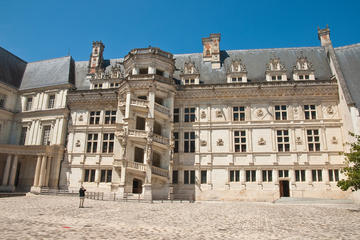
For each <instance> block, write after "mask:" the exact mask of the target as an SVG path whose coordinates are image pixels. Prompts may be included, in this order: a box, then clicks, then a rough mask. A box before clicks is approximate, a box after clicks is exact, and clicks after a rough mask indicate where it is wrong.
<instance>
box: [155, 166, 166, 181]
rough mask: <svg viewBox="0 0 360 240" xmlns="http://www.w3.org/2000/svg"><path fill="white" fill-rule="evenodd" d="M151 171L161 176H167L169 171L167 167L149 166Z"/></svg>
mask: <svg viewBox="0 0 360 240" xmlns="http://www.w3.org/2000/svg"><path fill="white" fill-rule="evenodd" d="M151 172H152V173H153V174H155V175H159V176H162V177H166V178H168V177H169V171H168V170H167V169H163V168H159V167H155V166H151Z"/></svg>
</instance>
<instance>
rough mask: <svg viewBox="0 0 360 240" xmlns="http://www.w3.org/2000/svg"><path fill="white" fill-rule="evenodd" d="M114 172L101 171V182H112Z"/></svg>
mask: <svg viewBox="0 0 360 240" xmlns="http://www.w3.org/2000/svg"><path fill="white" fill-rule="evenodd" d="M111 176H112V170H111V169H103V170H101V177H100V182H111Z"/></svg>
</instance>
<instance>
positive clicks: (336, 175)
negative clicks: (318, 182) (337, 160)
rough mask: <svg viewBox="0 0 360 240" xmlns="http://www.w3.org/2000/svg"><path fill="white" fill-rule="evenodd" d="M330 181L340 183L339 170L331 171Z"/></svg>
mask: <svg viewBox="0 0 360 240" xmlns="http://www.w3.org/2000/svg"><path fill="white" fill-rule="evenodd" d="M329 181H330V182H338V181H339V170H338V169H329Z"/></svg>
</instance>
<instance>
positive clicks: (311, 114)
mask: <svg viewBox="0 0 360 240" xmlns="http://www.w3.org/2000/svg"><path fill="white" fill-rule="evenodd" d="M303 110H304V118H305V120H315V119H317V113H316V105H315V104H305V105H304V106H303Z"/></svg>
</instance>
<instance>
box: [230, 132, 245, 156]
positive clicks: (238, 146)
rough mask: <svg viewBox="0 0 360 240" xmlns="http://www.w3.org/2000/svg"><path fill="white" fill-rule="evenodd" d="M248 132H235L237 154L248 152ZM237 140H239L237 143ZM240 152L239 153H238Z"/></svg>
mask: <svg viewBox="0 0 360 240" xmlns="http://www.w3.org/2000/svg"><path fill="white" fill-rule="evenodd" d="M246 135H247V134H246V130H235V131H234V133H233V136H234V151H235V152H247V139H246ZM237 139H239V140H238V141H237ZM237 150H238V151H237Z"/></svg>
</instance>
